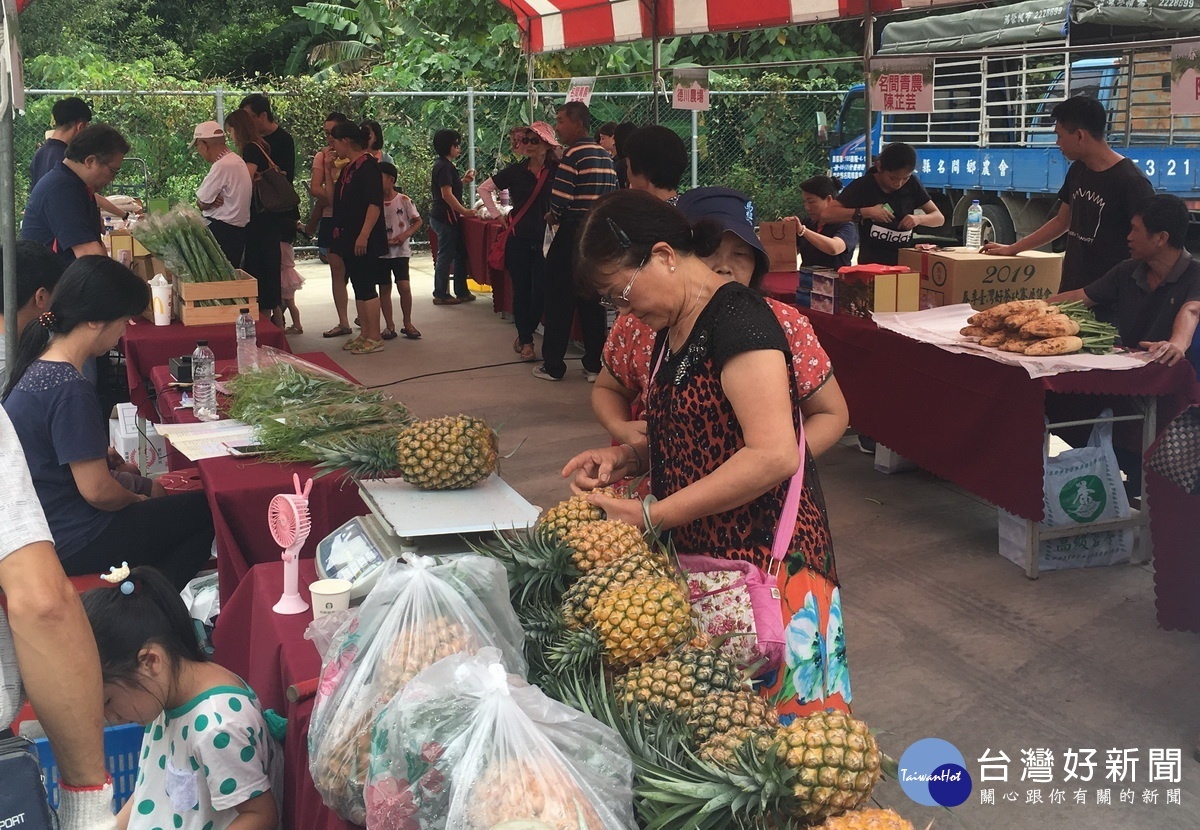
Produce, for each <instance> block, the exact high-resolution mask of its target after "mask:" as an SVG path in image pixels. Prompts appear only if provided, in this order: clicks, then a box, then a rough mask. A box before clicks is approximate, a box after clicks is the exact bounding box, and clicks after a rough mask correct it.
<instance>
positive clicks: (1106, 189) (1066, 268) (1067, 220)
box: [983, 95, 1154, 291]
mask: <svg viewBox="0 0 1200 830" xmlns="http://www.w3.org/2000/svg"><path fill="white" fill-rule="evenodd" d="M1050 115H1051V117H1052V118H1053V119H1054V134H1055V135H1056V136H1057V137H1058V140H1057V141H1058V149H1059V150H1061V151H1062V154H1063V156H1065V157H1066V158H1067V160H1068V161H1070V162H1072V164H1071V167H1070V169H1068V170H1067V177H1066V179H1065V180H1064V181H1063V186H1062V189H1061V190H1059V191H1058V200H1059V206H1058V213H1056V214H1054V216H1052V217H1051V218H1050V219H1049V220H1047V221H1046V223H1045V224H1044V225H1042V226H1041V227H1040V228H1038V229H1037V230H1036V231H1034V232H1033V233H1031V234H1029V236H1027V237H1025V238H1024V239H1021V240H1018V241H1017V242H1015V243H1013V244H1012V245H998V244H996V243H995V242H989V243H988V244H986V245H984V246H983V252H984V253H985V254H998V255H1000V256H1011V255H1013V254H1016V253H1020V252H1021V251H1028V250H1030V249H1031V248H1040V247H1042V246H1043V245H1047V244H1049V243H1050V242H1053V241H1054V240H1055V239H1058V238H1059V237H1060V236H1062V235H1063V234H1064V233H1065V234H1067V251H1066V255H1065V256H1064V257H1063V269H1062V283H1061V284H1060V285H1059V290H1060V291H1074V290H1076V289H1079V288H1083V287H1084V286H1086V285H1088V284H1089V283H1091V282H1093V281H1095V280H1096V279H1098V278H1099V277H1100V276H1101V275H1102V274H1105V273H1107V272H1108V270H1109V269H1110V268H1112V267H1113V266H1114V265H1116V264H1117V263H1118V262H1121V261H1122V260H1124V259H1128V258H1129V246H1128V245H1127V244H1126V241H1125V237H1126V236H1127V235H1128V234H1129V222H1130V218H1131V217H1132V215H1133V211H1134V209H1135V208H1136V207H1137V206H1138V205H1140V204H1141V203H1142V202H1144V201H1145V200H1146V199H1148V198H1150V197H1151V196H1153V195H1154V188H1153V187H1152V186H1151V185H1150V181H1149V180H1148V179H1147V178H1146V177H1145V176H1144V175H1142V171H1141V170H1139V169H1138V168H1137V165H1136V164H1134V163H1133V162H1132V161H1130V160H1129V159H1127V158H1125V157H1124V156H1122V155H1121V154H1120V153H1118V152H1116V151H1115V150H1113V149H1112V148H1111V147H1109V146H1108V142H1107V141H1106V140H1105V138H1104V128H1105V126H1106V125H1107V115H1106V114H1105V112H1104V107H1103V106H1102V105H1101V104H1100V102H1099V101H1096V100H1094V99H1092V98H1088V97H1085V96H1083V95H1077V96H1075V97H1074V98H1068V99H1067V100H1066V101H1063V102H1062V103H1061V104H1059V105H1058V106H1056V107H1055V108H1054V109H1053V110H1052V111H1051V113H1050Z"/></svg>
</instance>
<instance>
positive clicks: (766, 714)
mask: <svg viewBox="0 0 1200 830" xmlns="http://www.w3.org/2000/svg"><path fill="white" fill-rule="evenodd" d="M687 725H688V728H689V729H690V730H691V731H692V737H693V738H694V740H695V741H696V743H698V744H701V743H703V742H704V741H706V740H708V739H709V738H711V737H712V736H713V735H722V734H725V733H727V732H729V731H730V730H732V729H741V728H744V727H749V728H753V727H756V726H770V727H775V726H778V725H779V715H778V714H776V712H775V707H774V706H772V705H771V704H770V703H768V702H767V701H766V700H764V699H763V698H762V696H761V695H758V694H756V693H755V692H751V691H746V690H741V691H736V692H714V693H713V694H710V695H708V696H706V697H703V698H701V699H700V700H699V701H697V702H696V704H695V705H693V706H692V707H691V708H690V709H688V711H687Z"/></svg>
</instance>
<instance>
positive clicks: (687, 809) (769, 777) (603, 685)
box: [562, 669, 799, 830]
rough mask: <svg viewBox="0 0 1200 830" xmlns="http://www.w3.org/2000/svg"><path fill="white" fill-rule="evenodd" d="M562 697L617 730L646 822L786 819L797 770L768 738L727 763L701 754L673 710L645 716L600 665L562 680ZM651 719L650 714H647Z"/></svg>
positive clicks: (678, 827)
mask: <svg viewBox="0 0 1200 830" xmlns="http://www.w3.org/2000/svg"><path fill="white" fill-rule="evenodd" d="M562 685H563V686H564V687H565V691H566V695H565V696H564V697H563V698H562V699H563V701H564V702H565V703H568V704H569V705H571V706H574V707H575V708H577V709H579V710H581V711H583V712H586V713H587V714H589V715H591V716H592V717H594V718H596V719H597V720H599V721H600V722H601V723H604V724H607V725H608V726H610V727H612V728H613V729H615V730H616V731H617V733H618V734H620V735H621V737H622V739H623V740H624V741H625V744H626V746H627V747H628V748H629V751H630V754H631V756H632V758H633V762H634V770H635V777H636V784H635V787H634V794H635V796H636V798H637V808H638V812H639V815H640V816H641V818H642V820H643V825H644V826H645V827H646V828H647V830H726V828H730V827H746V828H750V827H762V826H764V824H763V818H764V817H770V818H771V819H772V820H771V821H770V822H769V823H768V824H767V825H766V826H771V827H781V828H782V827H788V826H792V824H793V821H792V815H794V814H795V812H796V811H797V807H798V806H799V805H798V802H797V799H796V797H795V796H794V794H793V792H792V787H791V782H792V780H793V779H794V778H795V777H796V776H797V775H798V774H799V770H796V769H792V768H789V767H787V766H786V765H784V764H783V762H782V761H781V760H780V759H779V757H778V754H777V752H776V748H777V745H772V746H771V747H770V748H768V749H767V751H766V752H762V753H760V752H759V751H758V749H757V748H756V747H755V746H754V742H753V741H747V742H746V743H745V744H743V745H742V746H741V747H740V748H739V749H738V751H737V753H736V756H735V757H736V760H737V763H736V764H735V765H734V767H733V768H732V769H725V768H723V767H719V766H716V765H713V764H710V763H708V762H706V761H702V760H701V759H700V758H698V757H697V756H696V755H695V753H693V752H692V751H691V750H690V749H689V748H688V747H687V741H686V735H687V726H686V724H685V722H684V720H683V718H682V717H681V716H680V714H679V713H670V714H660V713H658V712H655V713H654V717H653V718H652V719H648V718H646V713H645V712H644V711H642V707H641V706H639V705H638V704H636V703H632V704H626V703H624V702H618V701H617V700H616V699H615V698H614V697H613V695H612V693H611V690H610V689H609V688H608V683H607V679H606V675H605V674H604V672H603V671H600V670H598V669H597V670H594V674H592V675H590V676H589V675H588V674H587V673H585V672H580V673H577V674H575V675H574V677H573V678H572V680H571V681H568V682H564V683H563V684H562ZM650 720H652V722H648V721H650Z"/></svg>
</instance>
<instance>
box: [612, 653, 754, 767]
mask: <svg viewBox="0 0 1200 830" xmlns="http://www.w3.org/2000/svg"><path fill="white" fill-rule="evenodd" d="M740 689H747V690H748V689H749V685H748V683H747V681H746V679H745V677H744V676H743V674H742V672H741V671H740V670H739V669H738V667H737V665H736V664H734V662H733V661H732V660H730V659H729V658H727V657H725V656H724V655H722V654H721V653H720V652H719V651H714V650H708V649H704V648H696V647H693V646H691V645H687V646H684V647H683V648H680V649H676V650H675V651H672V652H671V653H669V654H664V655H662V656H660V657H656V658H655V659H653V660H650V661H649V662H646V663H643V664H641V665H638V666H633V667H632V668H630V669H629V671H627V672H625V674H622V675H620V676H618V677H617V678H616V679H615V680H614V681H613V691H614V694H615V696H616V699H617V700H618V701H621V702H622V703H624V704H625V705H626V706H634V705H636V706H639V707H642V708H643V709H644V711H645V717H646V718H647V719H648V720H651V719H653V717H654V715H655V712H656V711H657V712H675V711H684V710H688V709H690V708H691V707H692V706H693V705H695V704H696V703H698V702H700V701H703V700H704V698H705V697H707V696H708V695H710V694H715V693H717V692H734V691H738V690H740ZM700 742H701V743H702V742H703V741H700Z"/></svg>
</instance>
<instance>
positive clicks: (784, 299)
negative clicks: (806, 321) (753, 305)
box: [762, 271, 800, 305]
mask: <svg viewBox="0 0 1200 830" xmlns="http://www.w3.org/2000/svg"><path fill="white" fill-rule="evenodd" d="M799 286H800V272H799V271H769V272H767V273H766V274H764V275H763V280H762V292H763V293H764V294H766V295H767V296H768V297H770V298H771V299H772V300H778V301H779V302H781V303H787V304H788V305H795V304H796V289H797V288H799Z"/></svg>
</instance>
